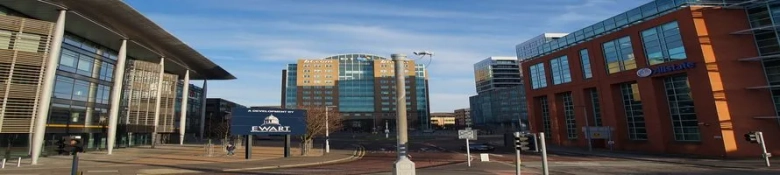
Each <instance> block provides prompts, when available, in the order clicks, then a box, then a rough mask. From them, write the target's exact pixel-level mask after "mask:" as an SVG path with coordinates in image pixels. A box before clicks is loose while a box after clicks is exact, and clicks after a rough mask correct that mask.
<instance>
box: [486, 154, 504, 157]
mask: <svg viewBox="0 0 780 175" xmlns="http://www.w3.org/2000/svg"><path fill="white" fill-rule="evenodd" d="M488 155H491V156H496V157H504V155H501V154H488Z"/></svg>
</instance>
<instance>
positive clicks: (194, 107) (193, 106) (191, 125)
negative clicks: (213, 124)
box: [174, 80, 205, 142]
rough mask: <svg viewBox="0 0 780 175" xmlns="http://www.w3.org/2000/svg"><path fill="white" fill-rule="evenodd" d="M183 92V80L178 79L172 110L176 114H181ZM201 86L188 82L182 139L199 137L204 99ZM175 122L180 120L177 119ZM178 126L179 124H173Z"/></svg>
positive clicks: (189, 139) (187, 140)
mask: <svg viewBox="0 0 780 175" xmlns="http://www.w3.org/2000/svg"><path fill="white" fill-rule="evenodd" d="M182 92H184V81H183V80H179V83H178V87H177V88H176V94H177V95H176V101H177V102H178V103H176V107H175V108H174V110H176V111H175V112H176V116H181V109H182V107H181V105H182V103H181V100H182V98H183V97H184V95H183V94H182ZM203 93H204V91H203V88H201V87H198V86H196V85H194V84H189V92H188V93H187V94H186V96H187V98H188V100H187V113H186V114H185V115H186V117H185V125H186V126H185V127H184V128H185V129H186V131H184V134H185V136H184V141H185V142H189V141H197V140H198V139H199V138H200V135H201V132H200V131H201V128H200V124H201V123H203V121H204V120H202V119H201V117H202V116H205V115H202V112H203V110H202V109H201V108H202V107H203V103H204V99H203ZM177 122H180V121H178V120H177ZM175 126H179V125H175Z"/></svg>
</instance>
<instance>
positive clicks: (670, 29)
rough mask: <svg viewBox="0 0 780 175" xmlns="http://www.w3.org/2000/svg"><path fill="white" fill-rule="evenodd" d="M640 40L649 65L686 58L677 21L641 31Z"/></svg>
mask: <svg viewBox="0 0 780 175" xmlns="http://www.w3.org/2000/svg"><path fill="white" fill-rule="evenodd" d="M642 42H643V45H644V47H645V56H647V61H648V63H649V64H650V65H656V64H661V63H664V62H670V61H676V60H684V59H686V58H687V56H686V55H685V47H684V46H683V42H682V37H681V36H680V27H678V26H677V21H675V22H670V23H666V24H664V25H661V26H658V27H655V28H652V29H648V30H645V31H642Z"/></svg>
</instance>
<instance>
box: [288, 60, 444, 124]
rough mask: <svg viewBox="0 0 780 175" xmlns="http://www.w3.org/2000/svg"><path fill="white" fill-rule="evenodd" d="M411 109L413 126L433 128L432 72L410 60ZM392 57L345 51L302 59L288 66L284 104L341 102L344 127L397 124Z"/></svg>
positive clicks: (407, 71) (408, 98)
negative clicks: (322, 57) (430, 89)
mask: <svg viewBox="0 0 780 175" xmlns="http://www.w3.org/2000/svg"><path fill="white" fill-rule="evenodd" d="M405 66H406V68H405V70H404V72H405V74H406V110H407V111H406V113H407V117H408V121H409V127H410V128H416V129H428V128H429V127H430V117H429V114H430V111H429V107H428V106H429V102H428V77H427V74H428V72H427V71H426V69H425V65H423V64H415V63H414V61H412V60H409V61H407V62H406V64H405ZM394 67H395V65H394V64H393V61H392V60H390V59H387V58H384V57H381V56H376V55H370V54H343V55H334V56H330V57H327V58H324V59H300V60H298V62H297V63H296V64H289V65H288V66H287V70H286V71H283V72H286V73H287V74H286V75H285V76H286V80H283V82H286V83H284V84H283V86H284V87H283V89H284V90H285V92H284V93H285V94H284V97H283V99H282V101H283V102H285V104H284V105H285V108H296V107H300V106H318V107H325V106H336V107H337V108H338V111H339V112H341V116H342V118H343V119H344V121H345V123H344V129H345V130H353V131H365V132H372V131H382V130H384V125H385V124H384V123H385V122H388V123H389V124H390V130H394V128H395V116H396V108H395V107H396V103H395V101H396V95H395V94H396V93H395V92H396V91H395V85H396V84H395V80H396V79H395V68H394Z"/></svg>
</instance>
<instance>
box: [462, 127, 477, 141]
mask: <svg viewBox="0 0 780 175" xmlns="http://www.w3.org/2000/svg"><path fill="white" fill-rule="evenodd" d="M458 139H469V140H477V130H471V129H461V130H458Z"/></svg>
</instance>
